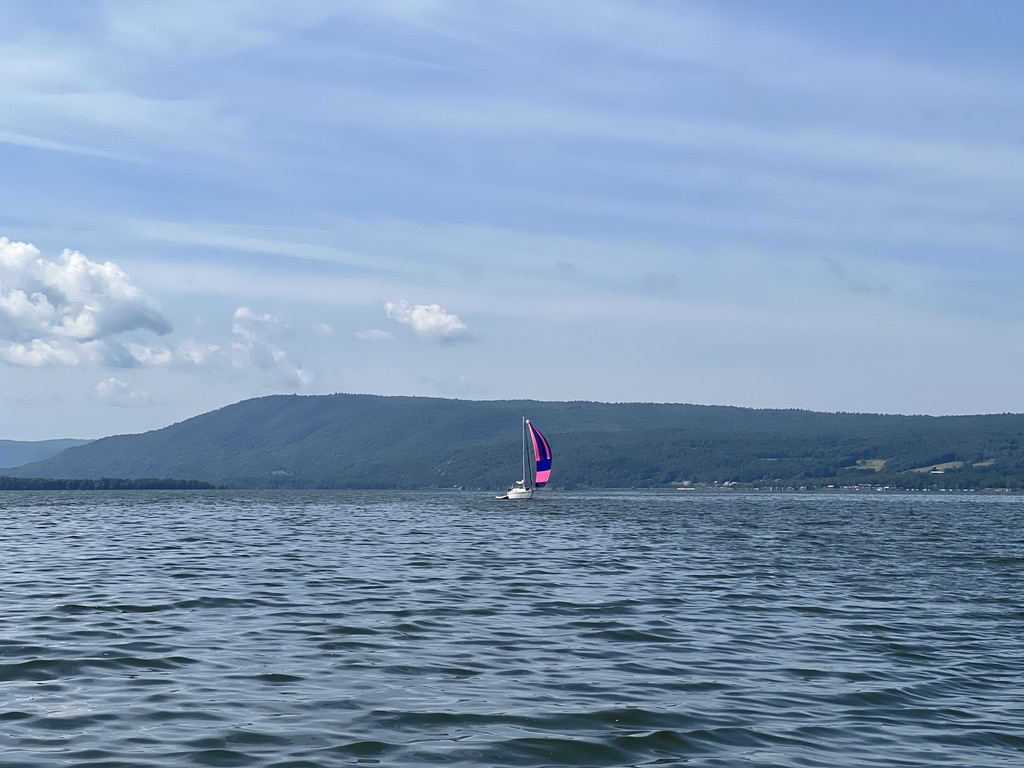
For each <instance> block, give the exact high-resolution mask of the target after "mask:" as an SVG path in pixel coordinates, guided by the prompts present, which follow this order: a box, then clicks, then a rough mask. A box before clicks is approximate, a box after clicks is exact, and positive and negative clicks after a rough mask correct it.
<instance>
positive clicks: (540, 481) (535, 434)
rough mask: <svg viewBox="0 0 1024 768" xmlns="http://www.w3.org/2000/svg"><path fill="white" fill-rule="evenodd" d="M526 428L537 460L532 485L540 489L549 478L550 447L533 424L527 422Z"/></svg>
mask: <svg viewBox="0 0 1024 768" xmlns="http://www.w3.org/2000/svg"><path fill="white" fill-rule="evenodd" d="M526 426H528V427H529V428H530V437H531V438H532V439H533V455H534V456H535V457H536V459H537V479H536V480H535V481H534V484H535V485H536V486H537V487H538V488H540V487H542V486H543V485H544V484H545V483H547V481H548V478H549V477H551V446H550V445H548V441H547V440H546V439H545V438H544V435H542V434H541V433H540V430H539V429H537V428H536V427H535V426H533V424H531V423H530V422H529V421H527V422H526Z"/></svg>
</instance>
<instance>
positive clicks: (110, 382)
mask: <svg viewBox="0 0 1024 768" xmlns="http://www.w3.org/2000/svg"><path fill="white" fill-rule="evenodd" d="M96 399H97V400H99V401H100V402H101V403H105V404H107V405H115V406H117V407H119V408H130V407H133V406H137V405H149V404H150V403H152V402H153V397H152V395H150V394H149V393H148V392H146V391H145V390H133V389H132V388H131V387H129V386H128V384H127V382H124V381H122V380H121V379H117V378H109V379H104V380H103V381H101V382H100V383H99V384H97V385H96Z"/></svg>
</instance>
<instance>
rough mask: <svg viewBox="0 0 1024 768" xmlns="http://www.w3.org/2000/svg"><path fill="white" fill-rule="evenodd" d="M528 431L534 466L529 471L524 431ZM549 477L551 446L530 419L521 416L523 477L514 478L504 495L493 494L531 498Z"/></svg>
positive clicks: (511, 497) (504, 497)
mask: <svg viewBox="0 0 1024 768" xmlns="http://www.w3.org/2000/svg"><path fill="white" fill-rule="evenodd" d="M527 432H529V433H530V441H531V442H532V443H533V458H534V461H535V462H536V467H535V469H534V470H533V471H530V470H529V469H528V467H527V464H528V460H529V451H528V450H527V447H526V433H527ZM550 477H551V446H550V445H548V441H547V440H546V439H545V438H544V435H542V434H541V433H540V430H539V429H537V428H536V427H535V426H533V424H531V423H530V420H529V419H527V418H525V417H524V418H523V479H522V480H516V481H515V482H514V483H513V484H512V485H510V486H509V488H508V490H507V491H505V495H504V496H495V498H497V499H532V498H533V491H534V489H536V488H542V487H543V486H544V485H545V484H546V483H547V482H548V478H550Z"/></svg>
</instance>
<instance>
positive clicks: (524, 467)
mask: <svg viewBox="0 0 1024 768" xmlns="http://www.w3.org/2000/svg"><path fill="white" fill-rule="evenodd" d="M523 487H524V488H525V487H526V417H525V416H523Z"/></svg>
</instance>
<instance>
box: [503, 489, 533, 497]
mask: <svg viewBox="0 0 1024 768" xmlns="http://www.w3.org/2000/svg"><path fill="white" fill-rule="evenodd" d="M495 498H498V499H532V498H533V488H509V489H508V490H507V491H506V492H505V495H504V496H496V497H495Z"/></svg>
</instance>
